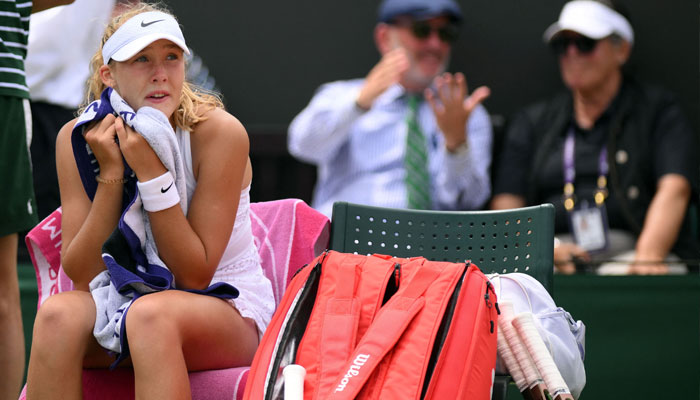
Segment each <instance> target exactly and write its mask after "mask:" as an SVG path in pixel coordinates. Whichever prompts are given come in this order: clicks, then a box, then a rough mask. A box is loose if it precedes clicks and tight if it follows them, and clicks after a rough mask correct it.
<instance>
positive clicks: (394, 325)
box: [244, 251, 498, 400]
mask: <svg viewBox="0 0 700 400" xmlns="http://www.w3.org/2000/svg"><path fill="white" fill-rule="evenodd" d="M495 302H496V295H495V293H494V291H493V287H492V286H491V284H490V282H489V280H488V279H487V278H486V277H485V276H484V274H482V273H481V271H480V270H479V269H478V268H477V267H476V266H475V265H473V264H470V263H462V264H457V263H450V262H437V261H428V260H426V259H424V258H411V259H403V258H393V257H390V256H382V255H373V256H362V255H355V254H345V253H338V252H335V251H329V252H327V253H324V254H322V255H320V256H319V257H317V258H316V259H315V260H314V261H313V262H312V263H310V264H309V265H307V266H305V267H304V268H303V269H301V270H300V271H299V273H298V274H297V275H296V276H295V277H294V279H293V280H292V282H291V283H290V285H289V287H288V288H287V290H286V291H285V294H284V296H283V298H282V301H281V303H280V305H279V307H278V309H277V311H276V313H275V315H274V316H273V318H272V321H271V322H270V324H269V326H268V328H267V330H266V332H265V335H264V336H263V339H262V341H261V344H260V347H259V348H258V351H257V353H256V355H255V359H254V361H253V365H252V368H251V372H250V376H249V378H248V382H247V384H246V391H245V395H244V398H246V399H251V400H252V399H255V400H257V399H266V400H269V399H282V398H283V393H284V378H283V376H282V369H283V368H284V367H285V366H287V365H289V364H299V365H301V366H303V367H304V368H305V369H306V377H305V379H304V399H402V400H403V399H475V400H479V399H489V398H490V394H491V385H492V381H493V373H494V368H495V365H496V335H497V332H496V329H497V326H498V324H497V322H498V320H497V318H498V313H497V308H496V307H495Z"/></svg>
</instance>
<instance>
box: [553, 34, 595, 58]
mask: <svg viewBox="0 0 700 400" xmlns="http://www.w3.org/2000/svg"><path fill="white" fill-rule="evenodd" d="M572 44H573V45H574V46H576V50H578V52H579V53H581V54H588V53H590V52H592V51H593V49H595V46H596V45H597V44H598V40H595V39H591V38H589V37H586V36H581V35H576V36H558V37H556V38H554V39H552V41H551V42H549V47H550V48H551V49H552V51H553V52H554V54H556V55H558V56H560V55H562V54H564V53H566V49H568V48H569V46H571V45H572Z"/></svg>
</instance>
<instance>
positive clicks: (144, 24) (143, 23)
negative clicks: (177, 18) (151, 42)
mask: <svg viewBox="0 0 700 400" xmlns="http://www.w3.org/2000/svg"><path fill="white" fill-rule="evenodd" d="M160 21H165V20H164V19H157V20H155V21H151V22H145V21H141V28H145V27H147V26H148V25H153V24H155V23H156V22H160Z"/></svg>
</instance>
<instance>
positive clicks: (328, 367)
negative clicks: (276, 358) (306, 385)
mask: <svg viewBox="0 0 700 400" xmlns="http://www.w3.org/2000/svg"><path fill="white" fill-rule="evenodd" d="M365 261H366V258H363V259H362V260H361V261H359V262H358V260H357V259H356V258H355V259H353V258H345V259H343V261H342V262H341V263H340V265H339V266H338V270H337V272H336V285H335V293H334V295H333V297H332V298H330V299H329V300H328V302H327V304H326V309H325V312H324V318H323V325H322V327H321V336H320V345H319V350H320V360H319V361H320V365H321V366H322V368H320V369H319V377H318V382H319V383H318V390H319V393H323V392H324V391H327V390H328V389H330V388H331V385H332V384H333V383H334V382H335V377H336V376H337V374H338V371H341V370H342V368H343V365H344V364H345V363H346V362H347V360H348V358H349V357H350V354H351V353H352V350H353V347H354V346H355V343H356V340H357V326H358V324H359V321H360V302H359V301H358V299H357V298H355V284H356V281H357V274H356V270H357V268H358V267H360V266H361V265H362V264H364V263H365Z"/></svg>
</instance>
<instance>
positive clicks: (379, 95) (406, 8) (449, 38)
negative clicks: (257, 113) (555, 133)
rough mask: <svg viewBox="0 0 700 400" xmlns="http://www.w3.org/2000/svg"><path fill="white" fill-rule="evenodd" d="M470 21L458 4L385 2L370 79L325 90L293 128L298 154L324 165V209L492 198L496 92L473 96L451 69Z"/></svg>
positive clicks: (474, 203)
mask: <svg viewBox="0 0 700 400" xmlns="http://www.w3.org/2000/svg"><path fill="white" fill-rule="evenodd" d="M461 20H462V13H461V10H460V8H459V6H458V5H457V3H456V2H454V1H453V0H384V1H383V2H382V3H381V4H380V6H379V15H378V24H377V26H376V28H375V31H374V39H375V43H376V45H377V48H378V50H379V52H380V53H381V55H382V58H381V60H380V61H379V63H377V65H376V66H375V67H374V68H373V69H372V70H371V71H370V72H369V74H368V75H367V77H366V78H364V79H356V80H351V81H338V82H333V83H329V84H326V85H323V86H322V87H321V88H320V89H319V90H318V92H317V93H316V95H315V96H314V98H313V99H312V100H311V102H310V103H309V105H308V106H307V107H306V108H305V109H304V110H303V111H302V112H301V113H300V114H299V115H298V116H297V117H296V118H295V119H294V121H293V122H292V124H291V125H290V127H289V152H290V153H291V154H292V155H294V156H295V157H297V158H299V159H301V160H303V161H306V162H309V163H312V164H315V165H317V166H318V182H317V184H316V189H315V193H314V199H313V206H314V208H316V209H318V210H320V211H321V212H323V213H324V214H326V215H330V214H331V209H332V206H333V203H334V202H335V201H349V202H354V203H361V204H367V205H374V206H383V207H395V208H417V209H477V208H479V207H481V206H482V205H483V203H484V202H485V201H486V200H487V199H488V197H489V195H490V180H489V167H490V164H491V143H492V135H491V123H490V119H489V116H488V113H487V112H486V110H485V108H484V107H483V106H481V105H480V103H481V101H482V100H484V99H485V98H486V97H487V96H488V95H489V90H488V88H486V87H481V88H478V89H476V90H474V92H473V93H471V95H469V96H468V95H467V88H466V80H465V78H464V75H462V74H461V73H457V74H454V75H453V74H450V73H445V69H446V68H447V63H448V61H449V56H450V51H451V47H452V43H453V42H454V41H455V40H456V36H457V32H458V24H459V22H460V21H461ZM428 88H430V89H428ZM423 99H425V100H426V101H423Z"/></svg>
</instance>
